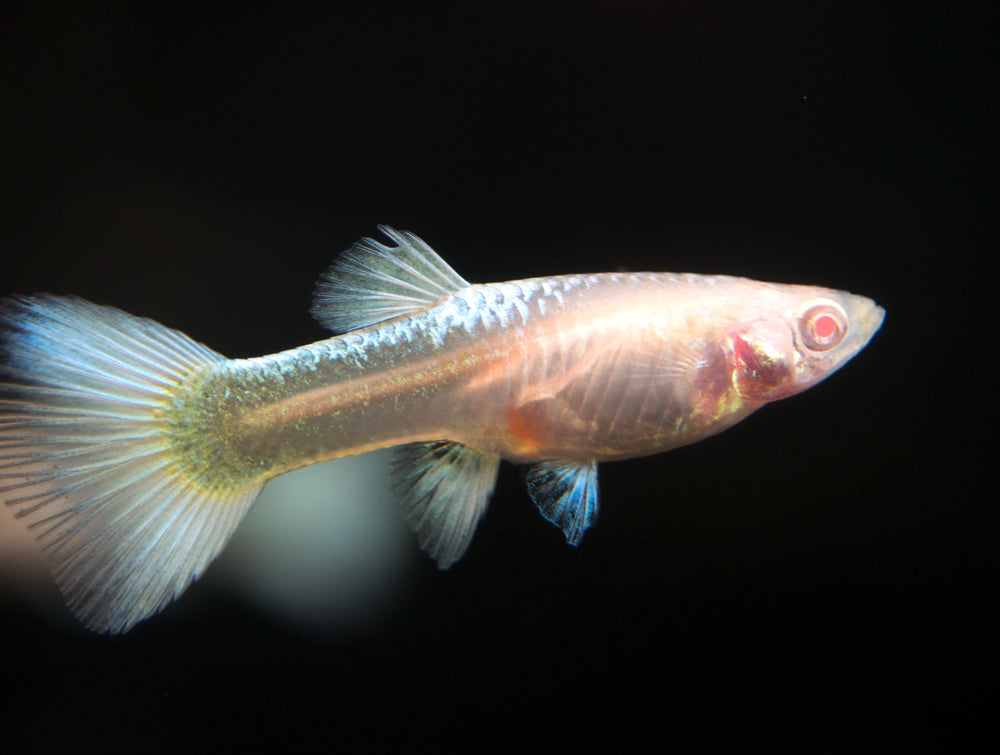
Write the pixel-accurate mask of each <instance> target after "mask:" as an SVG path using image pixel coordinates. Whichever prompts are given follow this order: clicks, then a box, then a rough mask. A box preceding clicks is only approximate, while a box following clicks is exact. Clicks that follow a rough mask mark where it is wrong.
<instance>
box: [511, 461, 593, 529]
mask: <svg viewBox="0 0 1000 755" xmlns="http://www.w3.org/2000/svg"><path fill="white" fill-rule="evenodd" d="M525 479H526V482H527V484H528V493H529V495H530V496H531V500H533V501H534V502H535V505H536V506H537V507H538V510H539V511H540V512H541V514H542V516H543V517H545V518H546V519H547V520H548V521H550V522H552V524H554V525H556V527H558V528H559V529H561V530H562V531H563V534H564V535H565V536H566V542H568V543H569V544H570V545H573V546H577V545H579V544H580V541H581V540H582V539H583V533H584V532H586V531H587V529H588V528H589V527H590V526H591V525H592V524H593V523H594V522H595V521H597V498H598V495H597V492H598V489H597V462H593V461H592V462H589V463H587V464H581V463H579V462H574V461H543V462H541V463H540V464H535V465H533V466H531V467H529V469H528V472H527V475H526V478H525Z"/></svg>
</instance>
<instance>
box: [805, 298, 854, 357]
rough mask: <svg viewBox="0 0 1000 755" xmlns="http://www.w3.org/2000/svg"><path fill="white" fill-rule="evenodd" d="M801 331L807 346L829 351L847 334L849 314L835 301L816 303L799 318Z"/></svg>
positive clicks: (815, 349) (816, 349) (812, 348)
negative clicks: (834, 302)
mask: <svg viewBox="0 0 1000 755" xmlns="http://www.w3.org/2000/svg"><path fill="white" fill-rule="evenodd" d="M799 332H800V333H801V334H802V340H803V342H804V343H805V345H806V347H807V348H809V349H811V350H813V351H828V350H829V349H832V348H833V347H834V346H836V345H838V344H839V343H840V342H841V341H843V340H844V336H846V335H847V315H845V314H844V311H843V310H842V309H841V308H840V307H838V306H836V305H835V304H833V302H827V301H824V302H820V303H817V304H814V305H813V306H811V307H809V309H807V310H806V311H805V313H803V315H802V317H801V318H799Z"/></svg>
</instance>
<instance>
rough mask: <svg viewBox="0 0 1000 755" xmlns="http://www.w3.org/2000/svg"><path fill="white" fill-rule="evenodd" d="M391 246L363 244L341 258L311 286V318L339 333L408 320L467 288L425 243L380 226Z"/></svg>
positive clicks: (369, 241)
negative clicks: (313, 292)
mask: <svg viewBox="0 0 1000 755" xmlns="http://www.w3.org/2000/svg"><path fill="white" fill-rule="evenodd" d="M379 230H380V231H382V232H383V233H384V234H385V235H386V236H388V237H389V238H390V239H391V240H393V241H395V242H396V246H395V247H389V246H386V245H384V244H382V243H380V242H378V241H376V240H375V239H371V238H365V239H362V240H361V241H359V242H358V243H356V244H355V245H354V246H352V247H351V248H350V249H349V250H348V251H346V252H344V253H343V254H341V255H340V257H338V258H337V260H336V261H335V262H334V263H333V265H331V266H330V268H329V269H328V270H327V271H326V272H325V273H324V274H323V276H322V277H321V278H320V280H319V282H318V283H317V284H316V293H315V295H314V296H313V305H312V310H311V311H312V313H313V316H314V317H315V318H316V319H317V320H318V321H319V323H320V324H321V325H323V326H324V327H326V328H329V329H330V330H333V331H335V332H338V333H345V332H347V331H349V330H356V329H358V328H364V327H367V326H369V325H374V324H376V323H379V322H383V321H385V320H391V319H393V318H395V317H400V316H403V315H409V314H413V313H415V312H419V311H421V310H423V309H425V308H426V307H428V306H430V305H431V304H433V303H434V302H436V301H437V300H438V299H440V298H441V297H442V296H446V295H447V294H450V293H453V292H455V291H459V290H461V289H463V288H465V287H466V286H468V285H469V283H468V282H467V281H465V280H464V279H463V278H462V277H461V276H460V275H459V274H458V273H456V272H455V271H454V270H453V269H452V267H451V266H450V265H449V264H448V263H447V262H445V261H444V260H443V259H441V257H440V256H439V255H438V254H437V252H435V251H434V250H433V249H431V248H430V247H429V246H428V245H427V244H426V243H424V242H423V241H422V240H421V239H419V238H418V237H417V236H415V235H414V234H412V233H410V232H408V231H397V230H395V229H393V228H390V227H389V226H385V225H380V226H379Z"/></svg>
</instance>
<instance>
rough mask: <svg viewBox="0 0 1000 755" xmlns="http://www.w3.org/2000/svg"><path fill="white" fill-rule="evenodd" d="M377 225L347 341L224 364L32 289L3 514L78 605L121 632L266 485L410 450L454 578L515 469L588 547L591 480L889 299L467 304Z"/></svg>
mask: <svg viewBox="0 0 1000 755" xmlns="http://www.w3.org/2000/svg"><path fill="white" fill-rule="evenodd" d="M380 229H381V230H382V231H383V232H384V233H385V234H386V235H387V236H388V237H389V238H390V239H391V240H392V241H393V242H394V243H395V244H396V246H394V247H388V246H385V245H383V244H381V243H378V242H376V241H374V240H372V239H364V240H362V241H361V242H359V243H357V244H355V245H354V246H353V247H352V248H351V249H350V250H349V251H347V252H345V253H344V254H342V255H341V256H340V257H339V259H338V260H337V261H336V262H335V263H334V264H333V265H332V267H331V268H330V269H329V270H328V271H327V273H326V274H325V275H324V276H323V278H322V279H321V280H320V282H319V284H318V287H317V291H316V295H315V298H314V303H313V307H312V312H313V314H314V315H315V316H316V318H317V319H318V320H319V321H320V323H322V324H323V325H324V326H326V327H327V328H330V329H331V330H333V331H335V332H337V333H341V334H342V335H337V336H335V337H333V338H329V339H327V340H324V341H319V342H318V343H313V344H309V345H307V346H302V347H299V348H297V349H292V350H289V351H284V352H281V353H279V354H273V355H270V356H264V357H258V358H254V359H226V358H224V357H222V356H221V355H219V354H217V353H216V352H214V351H212V350H210V349H208V348H207V347H205V346H203V345H201V344H199V343H196V342H195V341H193V340H191V339H190V338H188V337H187V336H185V335H183V334H181V333H179V332H177V331H175V330H171V329H169V328H166V327H164V326H162V325H160V324H158V323H156V322H153V321H152V320H148V319H141V318H138V317H134V316H132V315H129V314H126V313H125V312H122V311H121V310H118V309H114V308H112V307H107V306H98V305H96V304H92V303H90V302H87V301H85V300H83V299H79V298H73V297H60V296H53V295H50V294H40V295H36V296H30V297H16V298H11V299H7V300H4V302H3V304H2V308H0V330H2V334H0V349H2V365H0V497H2V498H3V499H4V500H5V501H6V503H7V504H8V505H10V506H12V507H13V508H14V509H15V510H16V513H17V516H19V517H23V518H25V519H27V520H28V522H29V526H30V527H31V528H32V529H34V530H36V531H37V532H38V533H39V534H38V537H39V540H40V541H41V543H42V546H43V552H44V553H45V556H46V559H47V561H48V563H49V566H50V568H51V570H52V574H53V577H54V579H55V581H56V583H57V584H58V586H59V588H60V590H61V591H62V593H63V596H64V597H65V599H66V601H67V604H68V605H69V607H70V609H71V610H72V611H73V612H74V613H75V614H76V615H77V616H78V617H79V618H80V619H81V620H82V621H83V622H84V623H85V624H86V625H87V626H88V627H90V628H91V629H94V630H97V631H107V632H112V633H118V632H125V631H127V630H128V629H130V628H131V627H132V626H133V625H134V624H135V623H136V622H138V621H141V620H143V619H145V618H147V617H148V616H150V615H152V614H154V613H156V612H158V611H160V610H161V609H162V608H163V607H164V606H165V605H167V604H168V603H169V602H170V601H171V600H173V599H174V598H176V597H177V596H179V595H180V594H181V593H182V592H183V591H184V590H185V589H186V588H187V586H188V585H189V584H190V583H191V582H192V581H193V580H194V579H196V578H197V577H198V576H200V575H201V574H202V572H203V571H204V570H205V568H206V567H207V566H208V564H209V563H210V562H211V561H212V559H213V558H215V556H216V555H217V554H218V553H219V552H220V551H221V549H222V548H223V546H224V545H225V543H226V542H227V541H228V539H229V537H230V535H231V534H232V532H233V530H234V529H235V528H236V526H237V525H238V524H239V522H240V520H241V519H242V518H243V516H244V514H246V512H247V510H248V509H249V507H250V505H251V504H252V503H253V501H254V499H255V498H256V497H257V494H258V493H259V492H260V490H261V488H262V487H263V485H264V483H265V482H267V480H269V479H271V478H272V477H275V476H277V475H280V474H282V473H284V472H288V471H290V470H293V469H296V468H298V467H302V466H304V465H307V464H312V463H315V462H319V461H324V460H327V459H335V458H338V457H343V456H350V455H352V454H360V453H364V452H366V451H371V450H373V449H378V448H386V447H389V446H399V447H400V448H399V449H398V450H397V451H396V452H395V456H394V459H393V462H392V470H391V471H392V476H393V480H394V487H395V489H396V491H397V494H398V497H399V499H400V502H401V507H402V510H403V512H404V514H405V517H406V519H407V521H408V523H409V524H410V526H411V528H412V529H413V530H414V531H415V532H416V534H417V537H418V539H419V541H420V545H421V547H422V548H423V549H424V550H426V551H427V552H428V553H429V554H430V555H431V556H432V557H433V558H434V559H435V560H436V561H437V563H438V565H439V566H440V567H441V568H447V567H448V566H450V565H451V564H452V563H454V562H455V561H456V560H458V559H460V558H461V557H462V555H463V554H464V552H465V550H466V548H467V547H468V545H469V542H470V540H471V539H472V535H473V532H474V530H475V528H476V525H477V524H478V522H479V521H480V519H481V518H482V516H483V514H484V512H485V510H486V506H487V503H488V501H489V498H490V495H491V493H492V491H493V487H494V484H495V481H496V476H497V469H498V465H499V463H500V460H501V459H507V460H509V461H513V462H517V463H521V464H525V465H527V470H526V479H527V487H528V492H529V494H530V496H531V498H532V500H534V502H535V504H536V505H537V506H538V508H539V510H540V511H541V513H542V515H543V516H544V517H545V518H546V519H548V520H549V521H550V522H552V523H554V524H555V525H557V526H558V527H560V528H561V529H562V531H563V532H564V533H565V536H566V539H567V540H568V541H569V542H570V543H572V544H573V545H576V544H578V543H579V542H580V540H581V538H582V536H583V533H584V531H585V530H586V529H587V528H588V527H589V526H590V525H591V524H593V522H594V520H595V518H596V516H597V502H598V492H597V489H598V486H597V464H598V462H601V461H611V460H615V459H624V458H631V457H636V456H643V455H646V454H653V453H658V452H660V451H665V450H668V449H671V448H676V447H677V446H682V445H685V444H688V443H693V442H694V441H697V440H700V439H702V438H705V437H707V436H710V435H713V434H715V433H717V432H719V431H721V430H724V429H725V428H727V427H729V426H731V425H733V424H734V423H736V422H738V421H740V420H741V419H743V418H744V417H746V416H747V415H749V414H750V413H751V412H753V411H755V410H757V409H759V408H760V407H761V406H763V405H764V404H766V403H768V402H769V401H774V400H776V399H781V398H785V397H787V396H791V395H793V394H795V393H799V392H800V391H803V390H805V389H806V388H809V387H810V386H812V385H814V384H815V383H817V382H819V381H820V380H822V379H823V378H825V377H827V376H828V375H830V374H831V373H832V372H834V371H835V370H837V369H839V368H840V367H841V366H842V365H843V364H844V363H845V362H847V361H848V360H849V359H851V357H853V356H854V355H855V354H857V353H858V352H859V351H860V350H861V349H862V348H864V346H865V345H866V344H867V343H868V341H869V339H870V338H871V337H872V335H874V333H875V332H876V331H877V330H878V328H879V326H880V325H881V323H882V319H883V317H884V314H885V313H884V310H883V309H882V308H881V307H878V306H876V305H875V303H874V302H873V301H872V300H871V299H867V298H865V297H862V296H855V295H852V294H849V293H846V292H844V291H836V290H831V289H826V288H819V287H815V286H800V285H780V284H775V283H761V282H757V281H752V280H747V279H744V278H735V277H730V276H722V275H711V276H709V275H691V274H683V275H677V274H667V273H605V274H598V275H565V276H558V277H549V278H534V279H530V280H520V281H510V282H507V283H491V284H486V285H472V284H470V283H468V282H467V281H465V280H464V279H462V278H461V277H460V276H459V275H458V274H457V273H456V272H455V271H454V270H453V269H452V268H451V267H449V266H448V264H447V263H445V261H444V260H443V259H441V258H440V257H439V256H438V255H437V254H436V253H435V252H434V251H433V250H432V249H431V248H430V247H429V246H427V245H426V244H425V243H424V242H423V241H421V240H420V239H419V238H417V237H416V236H414V235H413V234H411V233H408V232H400V231H395V230H393V229H391V228H388V227H385V226H380Z"/></svg>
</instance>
